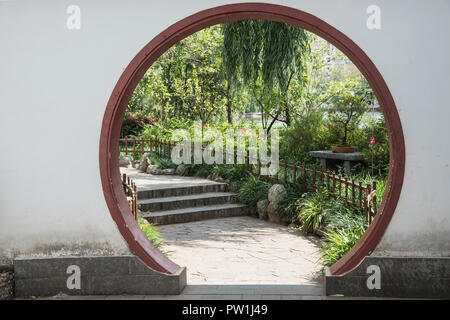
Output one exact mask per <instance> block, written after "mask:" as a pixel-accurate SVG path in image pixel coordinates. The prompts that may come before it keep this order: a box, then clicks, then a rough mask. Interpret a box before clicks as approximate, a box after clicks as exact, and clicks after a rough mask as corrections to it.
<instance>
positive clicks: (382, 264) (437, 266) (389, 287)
mask: <svg viewBox="0 0 450 320" xmlns="http://www.w3.org/2000/svg"><path fill="white" fill-rule="evenodd" d="M370 266H377V267H379V270H380V273H379V274H380V278H379V279H380V288H379V289H377V288H372V289H369V287H368V279H369V277H371V276H372V278H371V279H370V280H369V283H372V284H373V282H372V281H371V280H372V279H373V271H372V270H370V268H369V267H370ZM368 268H369V269H368ZM372 268H373V267H372ZM325 290H326V294H327V295H336V294H342V295H344V296H349V297H391V298H428V299H449V298H450V258H445V257H444V258H401V257H366V258H365V259H364V260H363V261H362V262H361V264H360V265H359V266H358V267H356V268H355V269H354V270H353V271H351V272H349V273H348V274H346V275H344V276H340V277H335V276H331V275H330V273H329V270H328V268H326V270H325Z"/></svg>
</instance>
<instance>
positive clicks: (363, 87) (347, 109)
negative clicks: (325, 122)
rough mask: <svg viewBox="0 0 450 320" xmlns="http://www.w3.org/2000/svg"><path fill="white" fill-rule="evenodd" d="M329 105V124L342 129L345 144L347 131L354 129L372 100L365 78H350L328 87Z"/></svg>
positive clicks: (343, 143) (372, 95) (345, 143)
mask: <svg viewBox="0 0 450 320" xmlns="http://www.w3.org/2000/svg"><path fill="white" fill-rule="evenodd" d="M329 90H330V91H331V93H330V96H331V98H330V100H329V102H330V107H328V108H327V112H328V116H329V119H330V121H331V124H334V125H335V126H337V128H339V129H340V130H342V133H341V137H342V141H341V144H342V145H347V137H348V134H349V132H351V131H353V130H356V128H357V127H358V126H359V124H360V119H361V117H362V116H363V115H364V113H366V112H367V111H368V106H369V105H370V104H372V103H373V101H374V94H373V92H372V90H371V88H370V86H369V85H368V83H367V81H366V79H365V78H363V77H361V79H354V78H350V79H348V80H347V81H345V82H343V81H342V82H336V83H335V85H334V86H332V87H331V88H330V89H329Z"/></svg>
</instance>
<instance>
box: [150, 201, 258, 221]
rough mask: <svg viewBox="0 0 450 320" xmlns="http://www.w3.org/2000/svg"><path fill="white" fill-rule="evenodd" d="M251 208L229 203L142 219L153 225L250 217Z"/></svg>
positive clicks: (173, 211)
mask: <svg viewBox="0 0 450 320" xmlns="http://www.w3.org/2000/svg"><path fill="white" fill-rule="evenodd" d="M249 214H250V212H249V208H248V206H246V205H243V204H235V203H227V204H217V205H211V206H201V207H190V208H183V209H176V210H166V211H157V212H151V213H149V214H144V215H142V217H143V218H144V219H146V220H147V221H148V222H150V223H153V224H160V225H161V224H172V223H183V222H192V221H200V220H206V219H215V218H224V217H236V216H245V215H249Z"/></svg>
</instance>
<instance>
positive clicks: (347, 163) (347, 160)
mask: <svg viewBox="0 0 450 320" xmlns="http://www.w3.org/2000/svg"><path fill="white" fill-rule="evenodd" d="M309 155H310V156H311V157H312V158H319V159H320V165H321V166H322V168H323V169H324V170H327V169H329V168H331V169H332V170H333V169H334V168H335V167H336V162H339V161H340V162H341V163H342V162H343V163H344V172H345V174H346V175H351V169H352V162H356V161H361V160H363V156H362V154H361V152H351V153H336V152H333V151H330V150H323V151H310V152H309Z"/></svg>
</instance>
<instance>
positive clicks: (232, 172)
mask: <svg viewBox="0 0 450 320" xmlns="http://www.w3.org/2000/svg"><path fill="white" fill-rule="evenodd" d="M213 173H215V174H217V175H218V176H219V177H222V178H224V179H227V180H231V181H242V180H245V179H247V178H248V176H249V172H248V171H247V170H246V169H245V167H244V166H231V165H222V166H220V165H219V166H216V167H214V169H213Z"/></svg>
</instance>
